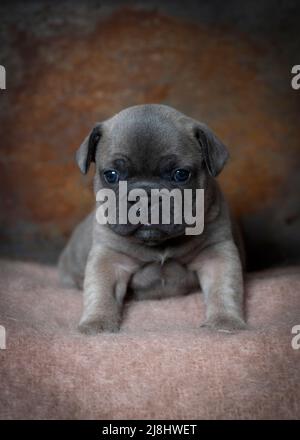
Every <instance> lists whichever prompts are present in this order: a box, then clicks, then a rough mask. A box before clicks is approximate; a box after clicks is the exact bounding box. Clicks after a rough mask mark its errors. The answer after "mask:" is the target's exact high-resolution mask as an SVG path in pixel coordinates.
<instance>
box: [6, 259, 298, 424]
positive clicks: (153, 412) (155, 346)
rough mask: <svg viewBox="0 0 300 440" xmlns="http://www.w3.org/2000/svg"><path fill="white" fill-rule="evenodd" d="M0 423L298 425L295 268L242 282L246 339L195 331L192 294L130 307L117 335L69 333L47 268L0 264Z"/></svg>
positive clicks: (68, 318)
mask: <svg viewBox="0 0 300 440" xmlns="http://www.w3.org/2000/svg"><path fill="white" fill-rule="evenodd" d="M0 270H1V278H0V292H1V293H0V324H1V325H4V326H5V328H6V331H7V349H6V350H0V383H1V389H0V418H1V419H17V418H21V419H27V418H29V419H55V418H58V419H78V418H83V419H90V418H100V419H120V418H124V419H132V418H135V419H139V418H142V419H149V418H154V419H172V418H174V419H218V418H220V419H233V418H238V419H251V418H254V419H275V418H284V419H294V418H299V417H300V350H293V348H292V346H291V340H292V337H293V335H292V334H291V329H292V327H293V326H294V325H297V324H300V268H299V267H290V268H286V269H276V270H272V271H271V270H269V271H265V272H260V273H255V274H252V275H248V276H247V279H246V295H247V298H246V310H247V317H248V318H247V319H248V323H249V325H250V328H249V330H247V331H243V332H240V333H236V334H226V333H217V332H212V331H210V330H208V329H205V328H201V327H200V324H201V322H202V320H203V318H204V302H203V295H201V294H199V293H196V294H192V295H189V296H186V297H180V298H172V299H167V300H161V301H143V302H129V303H128V304H127V305H126V307H125V311H124V319H123V325H122V327H121V330H120V333H117V334H99V335H97V336H84V335H81V334H79V333H78V332H77V330H76V325H77V323H78V319H79V317H80V312H81V303H82V295H81V294H80V293H79V292H77V291H73V290H64V289H62V288H61V287H60V285H59V282H58V275H57V270H56V269H55V268H53V267H47V266H41V265H38V264H32V263H20V262H9V261H1V262H0Z"/></svg>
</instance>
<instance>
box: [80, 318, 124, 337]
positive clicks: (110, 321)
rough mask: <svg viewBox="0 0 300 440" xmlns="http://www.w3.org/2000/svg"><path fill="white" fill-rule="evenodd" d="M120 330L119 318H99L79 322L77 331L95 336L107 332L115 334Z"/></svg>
mask: <svg viewBox="0 0 300 440" xmlns="http://www.w3.org/2000/svg"><path fill="white" fill-rule="evenodd" d="M119 329H120V318H119V317H118V316H114V317H104V318H103V317H99V318H97V319H96V318H92V319H86V320H82V321H80V323H79V325H78V330H79V331H80V332H81V333H83V334H85V335H96V334H98V333H103V332H108V333H116V332H118V331H119Z"/></svg>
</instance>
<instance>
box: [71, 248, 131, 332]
mask: <svg viewBox="0 0 300 440" xmlns="http://www.w3.org/2000/svg"><path fill="white" fill-rule="evenodd" d="M119 259H120V257H119V256H118V254H115V253H114V252H112V251H110V250H103V249H98V248H97V247H94V248H92V249H91V251H90V254H89V257H88V261H87V265H86V271H85V279H84V296H83V314H82V317H81V320H80V323H79V330H80V331H81V332H82V333H86V334H96V333H99V332H104V331H108V332H116V331H118V329H119V326H120V321H121V311H122V302H123V299H124V296H125V294H126V290H127V284H128V281H129V278H130V276H131V274H132V271H133V269H134V267H133V265H130V264H128V262H125V264H124V262H122V261H119Z"/></svg>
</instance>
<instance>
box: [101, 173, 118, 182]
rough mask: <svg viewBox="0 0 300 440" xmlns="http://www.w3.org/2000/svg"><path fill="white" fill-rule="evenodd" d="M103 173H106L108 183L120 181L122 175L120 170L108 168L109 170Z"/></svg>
mask: <svg viewBox="0 0 300 440" xmlns="http://www.w3.org/2000/svg"><path fill="white" fill-rule="evenodd" d="M103 174H104V178H105V180H106V182H107V183H110V184H112V183H117V182H119V178H120V175H119V173H118V171H116V170H107V171H104V173H103Z"/></svg>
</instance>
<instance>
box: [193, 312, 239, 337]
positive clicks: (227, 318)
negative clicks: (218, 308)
mask: <svg viewBox="0 0 300 440" xmlns="http://www.w3.org/2000/svg"><path fill="white" fill-rule="evenodd" d="M201 327H207V328H209V329H211V330H217V331H219V332H224V333H234V332H236V331H240V330H246V329H247V324H246V323H245V321H244V320H243V319H242V318H241V317H239V316H234V315H226V314H220V315H214V316H211V317H210V318H208V319H207V320H206V321H205V323H204V324H202V326H201Z"/></svg>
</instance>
